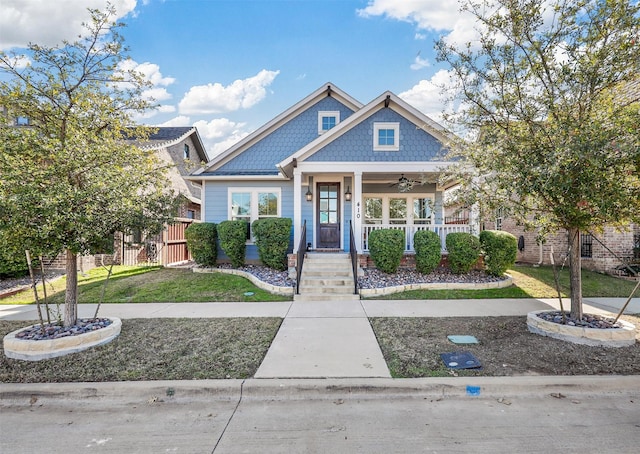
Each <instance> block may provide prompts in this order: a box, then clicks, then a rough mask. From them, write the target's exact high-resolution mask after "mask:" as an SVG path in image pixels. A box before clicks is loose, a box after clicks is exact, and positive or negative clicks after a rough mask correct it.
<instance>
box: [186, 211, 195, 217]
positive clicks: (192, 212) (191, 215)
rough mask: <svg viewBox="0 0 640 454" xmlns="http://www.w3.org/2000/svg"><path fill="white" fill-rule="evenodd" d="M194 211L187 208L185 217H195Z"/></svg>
mask: <svg viewBox="0 0 640 454" xmlns="http://www.w3.org/2000/svg"><path fill="white" fill-rule="evenodd" d="M195 218H196V211H195V210H187V219H195Z"/></svg>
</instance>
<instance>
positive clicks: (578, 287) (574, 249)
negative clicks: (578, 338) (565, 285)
mask: <svg viewBox="0 0 640 454" xmlns="http://www.w3.org/2000/svg"><path fill="white" fill-rule="evenodd" d="M580 256H581V254H580V230H579V229H575V228H572V229H569V259H570V272H571V274H570V283H571V317H573V318H577V319H582V263H581V259H580Z"/></svg>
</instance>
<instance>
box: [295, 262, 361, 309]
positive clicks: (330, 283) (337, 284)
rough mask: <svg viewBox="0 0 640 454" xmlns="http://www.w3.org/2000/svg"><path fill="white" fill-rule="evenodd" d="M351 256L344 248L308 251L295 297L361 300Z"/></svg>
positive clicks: (313, 299) (323, 299) (321, 299)
mask: <svg viewBox="0 0 640 454" xmlns="http://www.w3.org/2000/svg"><path fill="white" fill-rule="evenodd" d="M359 299H360V295H356V294H354V293H353V270H352V268H351V257H350V256H349V254H347V253H344V252H342V253H340V252H307V255H306V257H305V259H304V265H303V266H302V276H301V277H300V294H299V295H294V297H293V300H294V301H357V300H359Z"/></svg>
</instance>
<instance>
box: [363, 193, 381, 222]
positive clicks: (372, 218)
mask: <svg viewBox="0 0 640 454" xmlns="http://www.w3.org/2000/svg"><path fill="white" fill-rule="evenodd" d="M364 222H365V223H366V224H382V199H381V198H379V197H367V198H366V199H364Z"/></svg>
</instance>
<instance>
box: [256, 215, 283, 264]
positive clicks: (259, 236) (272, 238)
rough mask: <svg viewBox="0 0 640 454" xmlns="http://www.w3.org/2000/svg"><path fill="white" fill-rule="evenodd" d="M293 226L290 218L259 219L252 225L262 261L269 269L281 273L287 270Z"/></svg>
mask: <svg viewBox="0 0 640 454" xmlns="http://www.w3.org/2000/svg"><path fill="white" fill-rule="evenodd" d="M291 225H292V222H291V219H289V218H265V219H258V220H256V221H253V224H251V230H252V231H253V235H254V236H255V239H256V246H257V247H258V256H259V257H260V261H261V262H262V263H263V264H264V265H266V266H268V267H269V268H273V269H275V270H279V271H283V270H286V269H287V251H288V250H289V239H290V238H291Z"/></svg>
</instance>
